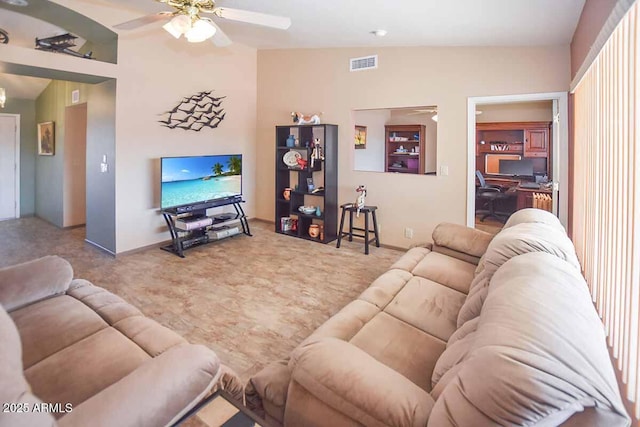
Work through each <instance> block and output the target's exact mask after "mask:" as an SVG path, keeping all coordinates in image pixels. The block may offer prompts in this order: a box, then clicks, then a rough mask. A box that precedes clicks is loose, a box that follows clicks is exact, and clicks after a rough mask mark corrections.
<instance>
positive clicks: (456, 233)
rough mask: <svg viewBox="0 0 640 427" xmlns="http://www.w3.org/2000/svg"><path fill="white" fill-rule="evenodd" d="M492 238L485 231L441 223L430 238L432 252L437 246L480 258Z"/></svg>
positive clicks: (491, 235)
mask: <svg viewBox="0 0 640 427" xmlns="http://www.w3.org/2000/svg"><path fill="white" fill-rule="evenodd" d="M493 236H494V235H493V234H491V233H487V232H486V231H482V230H477V229H475V228H470V227H465V226H464V225H459V224H450V223H447V222H443V223H441V224H439V225H438V226H437V227H436V228H435V229H434V230H433V234H432V236H431V237H432V238H433V243H434V248H433V250H434V251H436V250H437V249H436V247H437V246H440V247H445V248H448V249H451V250H452V251H455V252H460V253H462V254H464V255H468V256H471V257H475V258H480V257H481V256H482V255H484V253H485V252H486V251H487V247H488V246H489V243H491V239H493ZM476 264H477V263H476Z"/></svg>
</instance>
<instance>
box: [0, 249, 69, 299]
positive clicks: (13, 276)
mask: <svg viewBox="0 0 640 427" xmlns="http://www.w3.org/2000/svg"><path fill="white" fill-rule="evenodd" d="M72 279H73V269H72V268H71V264H69V262H68V261H66V260H65V259H63V258H60V257H58V256H46V257H43V258H38V259H35V260H33V261H28V262H25V263H23V264H18V265H12V266H10V267H5V268H2V269H0V304H2V306H3V307H4V308H5V310H7V311H13V310H16V309H18V308H20V307H24V306H25V305H29V304H32V303H34V302H37V301H40V300H43V299H45V298H49V297H52V296H54V295H59V294H63V293H65V292H66V291H67V289H68V288H69V284H70V283H71V280H72Z"/></svg>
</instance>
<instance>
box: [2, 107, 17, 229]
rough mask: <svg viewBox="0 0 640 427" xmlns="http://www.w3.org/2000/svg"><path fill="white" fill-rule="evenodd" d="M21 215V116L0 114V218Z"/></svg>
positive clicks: (11, 217)
mask: <svg viewBox="0 0 640 427" xmlns="http://www.w3.org/2000/svg"><path fill="white" fill-rule="evenodd" d="M19 217H20V116H19V115H18V114H0V220H5V219H13V218H19Z"/></svg>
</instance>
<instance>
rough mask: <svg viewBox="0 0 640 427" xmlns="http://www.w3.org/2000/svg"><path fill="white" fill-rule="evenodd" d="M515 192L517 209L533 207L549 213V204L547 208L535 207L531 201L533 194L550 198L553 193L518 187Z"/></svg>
mask: <svg viewBox="0 0 640 427" xmlns="http://www.w3.org/2000/svg"><path fill="white" fill-rule="evenodd" d="M516 192H517V193H518V204H517V209H518V210H520V209H524V208H533V207H537V208H540V209H545V210H548V211H549V212H551V203H548V206H544V204H543V205H542V206H535V203H534V200H533V195H534V193H537V194H545V195H548V196H549V198H551V196H552V194H553V192H552V191H551V190H546V189H545V190H542V189H535V188H522V187H520V186H518V187H517V188H516Z"/></svg>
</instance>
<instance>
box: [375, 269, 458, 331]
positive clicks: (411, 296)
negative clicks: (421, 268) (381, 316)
mask: <svg viewBox="0 0 640 427" xmlns="http://www.w3.org/2000/svg"><path fill="white" fill-rule="evenodd" d="M464 300H465V295H464V294H463V293H461V292H458V291H456V290H453V289H451V288H448V287H446V286H442V285H440V284H438V283H436V282H434V281H431V280H428V279H424V278H422V277H419V276H414V277H413V279H411V280H409V282H408V283H407V284H406V285H405V287H404V288H403V289H402V290H401V291H400V292H398V295H396V297H395V298H394V299H393V301H391V303H390V304H389V305H388V306H387V307H386V308H385V309H384V311H385V312H386V313H387V314H390V315H392V316H394V317H395V318H397V319H400V320H402V321H403V322H406V323H408V324H409V325H411V326H413V327H415V328H418V329H420V330H421V331H424V332H426V333H428V334H430V335H433V336H434V337H436V338H439V339H441V340H442V341H447V340H448V339H449V337H450V336H451V334H452V333H453V332H454V331H455V330H456V319H457V317H458V311H459V310H460V307H461V306H462V304H463V303H464Z"/></svg>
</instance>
